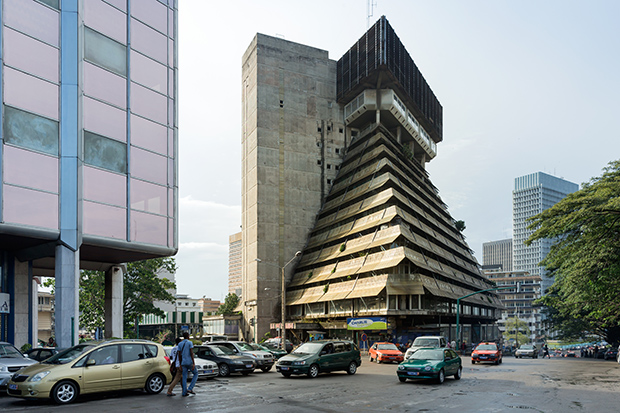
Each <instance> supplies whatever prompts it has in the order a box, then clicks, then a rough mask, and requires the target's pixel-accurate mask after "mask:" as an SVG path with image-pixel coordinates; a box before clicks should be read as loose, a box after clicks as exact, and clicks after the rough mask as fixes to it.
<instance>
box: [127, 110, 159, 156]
mask: <svg viewBox="0 0 620 413" xmlns="http://www.w3.org/2000/svg"><path fill="white" fill-rule="evenodd" d="M166 130H167V128H166V127H165V126H163V125H160V124H159V123H155V122H151V121H150V120H147V119H144V118H141V117H139V116H136V115H131V144H132V145H136V146H140V147H141V148H145V149H150V150H152V151H154V152H158V153H161V154H162V155H165V154H166V145H167V143H166V140H167V138H166Z"/></svg>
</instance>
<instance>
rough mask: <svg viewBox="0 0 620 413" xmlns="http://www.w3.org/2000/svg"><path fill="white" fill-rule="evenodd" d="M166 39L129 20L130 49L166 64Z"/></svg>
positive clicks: (137, 22)
mask: <svg viewBox="0 0 620 413" xmlns="http://www.w3.org/2000/svg"><path fill="white" fill-rule="evenodd" d="M166 39H167V37H166V36H164V35H163V34H161V33H158V32H156V31H155V30H153V29H151V28H150V27H148V26H145V25H144V24H142V23H140V22H139V21H137V20H136V19H131V47H132V48H133V49H136V50H137V51H139V52H141V53H142V54H145V55H147V56H149V57H152V58H153V59H155V60H157V61H159V62H161V63H163V64H166V62H167V61H168V50H167V47H168V45H167V44H166Z"/></svg>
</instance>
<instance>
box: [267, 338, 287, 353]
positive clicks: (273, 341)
mask: <svg viewBox="0 0 620 413" xmlns="http://www.w3.org/2000/svg"><path fill="white" fill-rule="evenodd" d="M265 343H269V344H274V345H275V346H276V347H278V348H282V345H281V344H280V343H281V340H280V337H274V338H270V339H268V340H266V341H265ZM291 351H293V343H291V342H290V341H288V340H286V352H287V353H290V352H291Z"/></svg>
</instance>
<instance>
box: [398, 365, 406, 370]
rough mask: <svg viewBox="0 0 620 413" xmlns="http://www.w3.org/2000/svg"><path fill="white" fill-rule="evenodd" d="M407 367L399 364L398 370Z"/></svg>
mask: <svg viewBox="0 0 620 413" xmlns="http://www.w3.org/2000/svg"><path fill="white" fill-rule="evenodd" d="M405 369H406V367H405V366H398V370H405Z"/></svg>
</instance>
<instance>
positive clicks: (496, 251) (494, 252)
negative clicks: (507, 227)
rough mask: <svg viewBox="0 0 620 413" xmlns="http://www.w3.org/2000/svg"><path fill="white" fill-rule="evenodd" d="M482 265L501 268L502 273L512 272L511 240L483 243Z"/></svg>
mask: <svg viewBox="0 0 620 413" xmlns="http://www.w3.org/2000/svg"><path fill="white" fill-rule="evenodd" d="M482 265H483V266H484V267H486V266H501V269H502V271H512V238H508V239H502V240H499V241H490V242H485V243H483V244H482Z"/></svg>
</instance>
